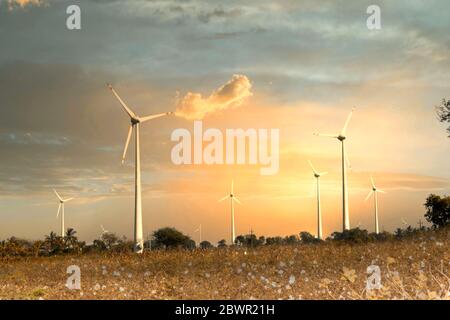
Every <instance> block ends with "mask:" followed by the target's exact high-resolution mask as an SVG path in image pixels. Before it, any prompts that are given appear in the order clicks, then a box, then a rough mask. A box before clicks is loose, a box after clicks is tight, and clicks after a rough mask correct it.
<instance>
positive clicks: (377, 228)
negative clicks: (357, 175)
mask: <svg viewBox="0 0 450 320" xmlns="http://www.w3.org/2000/svg"><path fill="white" fill-rule="evenodd" d="M370 182H371V183H372V190H370V192H369V194H368V195H367V197H366V199H365V201H366V200H367V199H369V198H370V196H371V195H372V194H373V199H374V202H375V233H376V234H379V233H380V229H379V227H378V192H381V193H386V191H383V190H380V189H378V188H377V187H376V186H375V183H374V182H373V177H372V175H371V176H370Z"/></svg>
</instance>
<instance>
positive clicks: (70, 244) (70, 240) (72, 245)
mask: <svg viewBox="0 0 450 320" xmlns="http://www.w3.org/2000/svg"><path fill="white" fill-rule="evenodd" d="M76 234H77V232H76V231H75V229H73V228H67V231H66V234H65V237H64V240H65V241H64V242H65V245H66V248H67V249H69V250H71V249H76V248H78V238H77V237H76V236H75V235H76Z"/></svg>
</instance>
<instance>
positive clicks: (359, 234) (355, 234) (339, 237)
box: [331, 228, 370, 243]
mask: <svg viewBox="0 0 450 320" xmlns="http://www.w3.org/2000/svg"><path fill="white" fill-rule="evenodd" d="M331 239H332V240H336V241H348V242H353V243H363V242H368V241H369V240H370V237H369V233H368V232H367V230H362V229H360V228H354V229H350V230H344V231H343V232H333V234H332V235H331Z"/></svg>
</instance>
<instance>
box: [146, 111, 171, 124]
mask: <svg viewBox="0 0 450 320" xmlns="http://www.w3.org/2000/svg"><path fill="white" fill-rule="evenodd" d="M171 114H173V112H164V113H158V114H154V115H151V116H147V117H142V118H139V121H141V123H142V122H146V121H149V120H152V119H156V118H160V117H164V116H168V115H171Z"/></svg>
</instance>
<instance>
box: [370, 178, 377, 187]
mask: <svg viewBox="0 0 450 320" xmlns="http://www.w3.org/2000/svg"><path fill="white" fill-rule="evenodd" d="M370 182H372V188H374V189H376V187H375V182H373V177H372V175H370Z"/></svg>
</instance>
